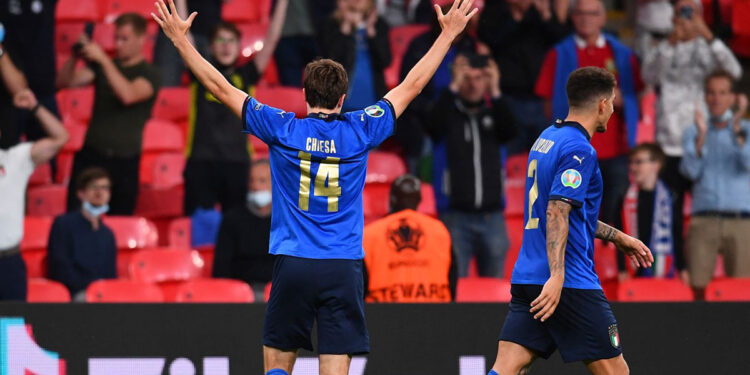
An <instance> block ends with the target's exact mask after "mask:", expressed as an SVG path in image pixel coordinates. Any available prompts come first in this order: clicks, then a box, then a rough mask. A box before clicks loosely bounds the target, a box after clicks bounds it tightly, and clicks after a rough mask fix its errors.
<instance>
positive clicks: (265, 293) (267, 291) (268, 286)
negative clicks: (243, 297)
mask: <svg viewBox="0 0 750 375" xmlns="http://www.w3.org/2000/svg"><path fill="white" fill-rule="evenodd" d="M269 297H271V282H270V281H269V282H267V283H266V287H265V288H263V298H264V299H265V302H268V298H269Z"/></svg>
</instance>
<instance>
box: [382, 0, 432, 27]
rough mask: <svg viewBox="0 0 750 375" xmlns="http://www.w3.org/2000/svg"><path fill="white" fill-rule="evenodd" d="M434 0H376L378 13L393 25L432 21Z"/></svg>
mask: <svg viewBox="0 0 750 375" xmlns="http://www.w3.org/2000/svg"><path fill="white" fill-rule="evenodd" d="M432 3H433V1H430V0H376V3H375V5H376V6H377V8H378V14H380V16H381V17H383V18H384V19H385V20H386V21H387V22H388V25H390V26H391V27H398V26H406V25H410V24H415V23H427V24H429V23H430V20H431V19H432V18H433V13H434V11H433V10H432Z"/></svg>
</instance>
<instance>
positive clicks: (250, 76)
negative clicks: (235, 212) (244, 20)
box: [184, 0, 289, 216]
mask: <svg viewBox="0 0 750 375" xmlns="http://www.w3.org/2000/svg"><path fill="white" fill-rule="evenodd" d="M288 3H289V1H288V0H279V1H277V2H276V7H275V9H274V11H273V16H272V19H271V24H270V26H269V28H268V31H267V34H266V37H265V39H264V40H263V48H262V49H260V50H259V51H257V52H254V53H253V55H252V57H253V60H252V61H250V62H248V63H246V64H243V65H239V66H238V65H237V61H238V59H239V57H240V52H242V51H240V37H241V34H240V31H239V29H237V26H235V25H234V24H232V23H229V22H220V23H219V24H217V25H216V26H215V27H214V28H213V29H212V31H211V34H210V44H209V46H208V47H209V48H208V49H209V52H210V60H211V63H212V64H213V65H214V67H216V68H217V69H218V70H219V71H220V72H221V73H222V75H224V77H226V78H227V80H228V81H229V82H230V83H231V84H232V85H233V86H235V87H236V88H238V89H240V90H242V91H244V92H247V93H249V94H251V95H254V91H255V85H256V84H257V83H258V81H259V80H260V78H261V76H262V75H263V72H264V71H265V69H266V67H267V66H268V63H269V62H270V61H271V57H272V56H273V52H274V49H275V48H276V44H277V43H278V41H279V36H280V35H281V26H282V24H283V23H284V17H285V15H286V9H287V5H288ZM190 93H191V97H190V108H191V109H192V111H191V113H190V116H189V118H188V138H187V147H186V156H187V164H186V165H185V171H184V177H185V199H184V208H185V215H186V216H192V215H193V213H195V211H196V209H198V208H202V209H213V208H214V207H215V206H216V204H217V203H218V204H220V205H221V209H222V210H223V211H226V210H229V209H231V208H233V207H237V206H241V205H242V204H243V202H244V201H245V192H246V189H247V169H248V167H249V166H250V155H249V154H248V144H247V138H246V137H243V136H240V134H238V133H239V130H240V129H242V120H240V119H238V118H237V117H236V116H235V115H234V114H233V113H232V111H231V110H229V109H228V108H227V107H225V106H224V104H222V103H221V102H220V101H219V100H218V99H216V97H214V96H213V95H212V94H211V93H210V92H209V91H208V90H206V88H205V87H204V86H203V85H201V84H200V83H199V82H198V80H197V79H196V78H195V77H194V76H191V83H190Z"/></svg>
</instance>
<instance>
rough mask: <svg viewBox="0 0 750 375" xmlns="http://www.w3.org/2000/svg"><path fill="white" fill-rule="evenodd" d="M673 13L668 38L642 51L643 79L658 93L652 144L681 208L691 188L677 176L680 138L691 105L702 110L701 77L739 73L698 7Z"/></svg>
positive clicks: (688, 0)
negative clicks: (660, 153)
mask: <svg viewBox="0 0 750 375" xmlns="http://www.w3.org/2000/svg"><path fill="white" fill-rule="evenodd" d="M674 9H675V16H674V19H673V23H674V29H673V31H672V34H671V35H669V37H668V38H667V39H666V40H662V41H660V42H656V43H655V44H654V45H651V46H650V48H648V49H647V50H646V51H647V52H646V54H645V56H644V57H643V79H644V80H645V81H646V83H649V84H651V85H654V86H656V89H657V92H658V99H657V103H656V141H657V142H658V143H659V145H660V146H661V148H662V149H663V150H664V153H666V154H667V161H666V164H665V168H664V172H663V177H664V182H665V183H666V184H667V185H669V186H670V187H671V188H672V190H674V192H675V194H676V197H677V201H676V203H677V204H678V205H681V204H682V202H683V200H684V194H685V191H687V190H688V189H689V188H690V181H688V180H686V179H685V178H684V177H683V176H682V175H681V174H680V173H679V168H680V158H681V157H682V155H683V148H682V137H683V133H684V132H685V130H686V128H689V127H691V125H690V124H692V123H693V121H694V119H693V114H694V113H695V110H696V105H698V108H700V109H701V110H703V104H702V103H703V102H704V99H703V85H704V82H705V80H706V77H707V76H708V75H709V74H710V73H711V72H713V71H714V70H716V69H722V70H725V71H727V72H729V73H730V74H731V75H732V77H734V79H738V78H739V77H740V76H741V75H742V68H741V66H740V64H739V62H738V61H737V59H736V58H735V57H734V55H733V54H732V51H731V50H730V49H729V48H728V47H727V46H726V45H725V44H724V43H723V42H722V41H721V40H719V39H718V38H714V35H713V34H712V33H711V30H709V28H708V26H706V23H705V22H704V21H703V18H702V16H701V14H702V8H701V5H700V1H693V0H681V1H678V2H677V3H676V4H675V7H674Z"/></svg>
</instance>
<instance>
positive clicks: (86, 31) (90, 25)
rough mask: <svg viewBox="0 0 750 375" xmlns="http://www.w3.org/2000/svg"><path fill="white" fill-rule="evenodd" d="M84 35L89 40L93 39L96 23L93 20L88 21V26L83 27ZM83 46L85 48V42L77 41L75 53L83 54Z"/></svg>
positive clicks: (74, 46)
mask: <svg viewBox="0 0 750 375" xmlns="http://www.w3.org/2000/svg"><path fill="white" fill-rule="evenodd" d="M83 35H86V37H87V38H89V40H91V37H92V36H93V35H94V23H93V22H86V26H84V27H83ZM81 48H83V44H81V43H80V42H77V43H76V44H74V45H73V53H75V54H76V55H80V54H81Z"/></svg>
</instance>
